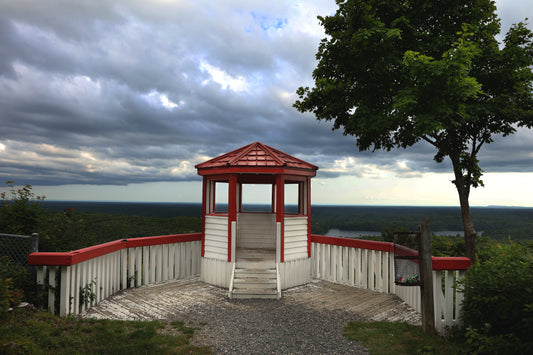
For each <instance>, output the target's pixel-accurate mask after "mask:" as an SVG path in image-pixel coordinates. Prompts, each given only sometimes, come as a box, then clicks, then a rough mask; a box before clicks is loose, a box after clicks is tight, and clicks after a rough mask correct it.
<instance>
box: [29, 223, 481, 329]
mask: <svg viewBox="0 0 533 355" xmlns="http://www.w3.org/2000/svg"><path fill="white" fill-rule="evenodd" d="M311 242H312V248H311V249H312V250H311V251H312V252H311V277H315V278H319V279H323V280H328V281H331V282H335V283H340V284H346V285H350V286H355V287H360V288H366V289H369V290H374V291H378V292H384V293H394V294H396V295H398V296H399V297H400V298H401V299H403V300H404V301H405V302H406V303H408V304H409V305H410V306H412V307H413V308H415V309H416V310H417V311H420V309H421V306H420V305H421V303H420V288H419V287H406V286H398V285H395V283H394V279H395V277H394V254H393V253H394V246H393V243H386V242H374V241H367V240H359V239H348V238H336V237H326V236H320V235H311ZM28 264H29V265H36V266H37V283H38V284H41V285H44V286H45V287H46V288H47V289H48V309H49V310H50V311H51V312H52V313H53V312H55V309H56V304H57V305H58V308H59V314H60V315H61V316H65V315H68V314H78V313H80V312H83V311H84V310H86V309H87V308H88V307H91V306H93V305H95V304H97V303H98V302H100V301H101V300H103V299H105V298H106V297H108V296H110V295H112V294H114V293H116V292H118V291H120V290H124V289H126V288H130V287H137V286H142V285H147V284H152V283H157V282H163V281H167V280H175V279H182V278H187V277H190V276H194V275H199V274H200V264H201V233H192V234H181V235H167V236H158V237H146V238H131V239H122V240H117V241H113V242H109V243H105V244H100V245H96V246H93V247H89V248H84V249H80V250H76V251H72V252H65V253H48V252H40V253H32V254H30V256H29V258H28ZM469 266H470V260H469V259H468V258H462V257H456V258H452V257H445V258H442V257H433V288H434V295H435V296H434V305H435V323H436V324H435V327H436V329H437V330H438V331H439V332H440V333H441V334H442V333H444V331H445V329H446V327H447V326H452V325H455V324H457V323H458V322H459V314H460V305H461V300H462V294H461V293H460V292H458V290H457V286H456V285H457V281H458V280H460V279H463V278H464V277H465V273H466V270H467V269H468V267H469ZM278 272H279V271H278ZM278 288H279V287H278ZM56 295H57V296H56ZM56 298H57V299H56Z"/></svg>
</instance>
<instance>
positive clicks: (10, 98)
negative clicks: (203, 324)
mask: <svg viewBox="0 0 533 355" xmlns="http://www.w3.org/2000/svg"><path fill="white" fill-rule="evenodd" d="M527 2H528V1H514V2H513V4H514V6H513V7H511V6H510V5H509V4H507V5H505V7H502V9H501V10H500V16H501V17H502V19H503V21H502V24H503V26H504V27H506V26H507V27H508V26H509V25H510V24H511V23H513V22H518V21H521V20H523V19H524V18H525V17H527V15H528V13H529V15H530V16H529V17H530V18H533V10H532V8H531V6H526V5H525V4H526V3H527ZM515 3H516V4H515ZM334 11H335V3H334V1H316V2H298V1H269V2H265V1H220V2H205V1H163V0H159V1H155V0H154V1H119V0H117V1H81V0H77V1H68V0H65V1H59V0H55V1H36V0H34V1H23V0H17V1H10V0H0V123H1V124H2V129H1V131H0V178H3V179H4V180H7V179H10V180H15V181H19V182H21V183H31V184H34V185H63V184H106V185H115V184H116V185H125V184H131V183H142V182H157V181H187V180H194V179H197V176H196V171H195V169H194V165H195V164H197V163H199V162H202V161H205V160H207V159H209V158H211V157H214V156H217V155H219V154H223V153H225V152H228V151H230V150H233V149H236V148H239V147H241V146H244V145H246V144H249V143H252V142H255V141H261V142H263V143H265V144H268V145H270V146H273V147H276V148H278V149H280V150H283V151H285V152H287V153H289V154H292V155H295V156H297V157H300V158H302V159H304V160H306V161H309V162H310V163H313V164H316V165H318V166H319V167H320V171H319V176H320V177H323V178H328V177H336V176H340V175H355V176H361V177H379V176H380V174H382V172H383V171H387V172H392V173H393V174H395V175H396V176H398V177H405V178H409V177H416V176H420V175H421V174H423V173H426V172H441V171H449V169H450V166H449V164H447V163H444V164H436V163H435V162H434V161H433V160H432V158H433V154H434V151H433V149H432V148H431V147H430V146H428V145H427V144H423V143H419V144H417V145H415V146H413V147H411V148H409V149H406V150H395V151H391V152H374V153H372V152H358V151H357V148H356V147H355V141H354V138H353V137H345V136H343V135H342V133H341V132H338V131H332V130H331V125H330V124H328V123H321V122H318V121H316V119H315V118H314V117H313V116H312V115H310V114H300V113H298V112H297V111H296V110H295V109H294V108H293V107H292V104H293V102H294V100H295V99H296V94H295V91H296V89H297V88H298V87H299V86H306V85H307V86H310V85H312V83H313V82H312V77H311V73H312V71H313V69H314V67H315V65H316V60H315V54H316V51H317V48H318V43H319V41H320V39H321V38H322V37H324V33H323V31H322V28H321V27H320V26H319V23H318V20H317V18H316V17H317V15H328V14H331V13H333V12H334ZM530 27H531V25H530ZM532 152H533V134H532V133H531V131H527V130H520V131H519V132H518V134H516V135H514V136H512V137H507V138H505V139H496V141H495V142H494V143H492V144H491V145H489V146H487V147H486V148H485V149H484V150H483V153H482V155H481V165H482V168H483V169H484V170H485V171H513V172H521V171H527V172H531V171H533V153H532Z"/></svg>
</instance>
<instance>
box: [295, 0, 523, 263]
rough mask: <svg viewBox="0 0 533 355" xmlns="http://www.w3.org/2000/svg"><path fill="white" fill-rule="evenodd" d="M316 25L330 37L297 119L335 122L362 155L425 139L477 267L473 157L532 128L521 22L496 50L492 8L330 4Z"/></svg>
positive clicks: (474, 0) (477, 2)
mask: <svg viewBox="0 0 533 355" xmlns="http://www.w3.org/2000/svg"><path fill="white" fill-rule="evenodd" d="M337 4H338V6H339V8H338V10H337V12H336V13H335V15H332V16H327V17H320V16H319V20H320V22H321V24H322V26H323V27H324V29H325V32H326V34H327V37H326V38H324V39H323V40H322V41H321V43H320V46H319V49H318V53H317V55H316V57H317V59H318V61H319V62H318V65H317V67H316V69H315V70H314V71H313V78H314V80H315V87H314V88H312V89H310V88H308V87H306V88H303V87H300V88H299V89H298V90H297V94H298V95H299V100H297V101H296V102H295V103H294V107H296V108H297V109H298V110H299V111H300V112H306V111H309V112H313V113H314V114H315V115H316V118H317V119H318V120H325V121H333V129H340V128H341V127H342V128H343V130H344V134H345V135H352V136H355V137H356V144H357V147H358V148H359V150H360V151H364V150H369V149H373V150H374V151H375V150H380V149H384V150H387V151H390V150H391V149H393V148H407V147H409V146H412V145H413V144H415V143H417V142H420V141H425V142H427V143H429V144H430V145H432V146H433V147H434V148H435V149H436V154H435V156H434V160H435V161H437V162H438V163H442V162H443V161H444V159H445V158H449V159H450V161H451V163H452V166H453V172H454V176H455V180H453V183H454V185H455V186H456V188H457V192H458V194H459V202H460V206H461V213H462V219H463V226H464V233H465V244H466V255H467V256H468V257H469V258H471V259H472V260H474V259H475V235H476V231H475V228H474V224H473V221H472V216H471V213H470V206H469V196H470V189H471V187H474V188H476V187H478V186H483V181H482V180H481V177H482V173H483V171H482V169H481V168H480V165H479V160H478V154H479V152H480V149H481V148H482V147H483V146H484V145H486V144H489V143H491V142H492V141H493V139H494V137H495V136H497V135H501V136H504V137H505V136H508V135H510V134H513V133H514V132H515V131H516V129H517V128H518V127H521V126H525V127H528V128H531V127H532V125H533V95H532V80H533V74H532V72H531V66H532V65H533V44H532V38H533V36H532V33H531V31H529V30H528V29H527V28H526V26H525V24H524V23H518V24H516V25H514V26H512V28H511V29H510V30H509V31H508V33H507V34H506V36H505V39H504V40H503V43H502V44H500V43H498V41H497V39H496V35H498V34H499V32H500V21H499V19H498V17H497V15H496V6H495V4H494V1H491V0H460V1H453V2H450V1H442V0H441V1H435V0H407V1H390V0H346V1H341V0H337Z"/></svg>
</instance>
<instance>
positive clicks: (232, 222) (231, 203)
mask: <svg viewBox="0 0 533 355" xmlns="http://www.w3.org/2000/svg"><path fill="white" fill-rule="evenodd" d="M237 191H238V189H237V175H231V176H230V177H229V187H228V195H229V196H228V262H231V261H232V260H235V255H232V249H233V250H235V248H233V244H232V235H233V233H236V232H237V230H236V228H237V197H238V196H237ZM234 229H235V230H234Z"/></svg>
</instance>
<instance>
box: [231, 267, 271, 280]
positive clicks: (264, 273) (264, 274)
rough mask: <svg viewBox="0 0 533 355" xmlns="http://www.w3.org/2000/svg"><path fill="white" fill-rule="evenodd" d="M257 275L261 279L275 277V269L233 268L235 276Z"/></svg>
mask: <svg viewBox="0 0 533 355" xmlns="http://www.w3.org/2000/svg"><path fill="white" fill-rule="evenodd" d="M237 277H239V278H243V277H257V278H263V279H269V278H274V279H275V278H277V273H276V269H267V270H256V269H235V278H237Z"/></svg>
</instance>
